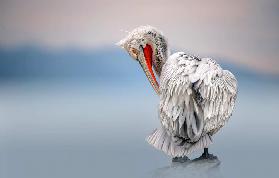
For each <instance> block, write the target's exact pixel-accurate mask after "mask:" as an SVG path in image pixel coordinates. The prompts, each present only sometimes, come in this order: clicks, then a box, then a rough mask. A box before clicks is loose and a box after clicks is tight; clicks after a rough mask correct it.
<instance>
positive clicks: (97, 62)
mask: <svg viewBox="0 0 279 178" xmlns="http://www.w3.org/2000/svg"><path fill="white" fill-rule="evenodd" d="M214 59H217V61H218V59H220V58H218V57H214ZM224 61H229V60H222V61H218V62H219V63H220V64H221V66H222V67H223V68H224V69H229V70H230V71H232V72H233V73H234V74H235V75H236V77H237V78H238V80H239V81H245V80H270V81H273V82H274V81H276V82H278V81H279V77H278V76H274V75H268V74H262V73H259V72H257V71H253V70H251V69H247V68H245V67H243V66H238V65H235V64H231V63H227V62H224ZM141 70H142V69H141V68H140V67H139V65H138V64H137V63H136V62H135V61H133V60H131V59H130V57H129V56H128V54H127V53H125V52H124V51H123V50H121V49H119V48H117V47H107V48H103V49H101V50H92V51H89V50H81V49H71V48H69V49H63V50H50V49H48V50H46V49H43V48H39V47H34V46H25V47H18V48H0V80H1V81H14V80H52V79H63V80H102V81H109V82H119V81H131V82H134V81H141V80H140V79H139V78H145V76H144V74H143V73H142V71H141ZM278 83H279V82H278Z"/></svg>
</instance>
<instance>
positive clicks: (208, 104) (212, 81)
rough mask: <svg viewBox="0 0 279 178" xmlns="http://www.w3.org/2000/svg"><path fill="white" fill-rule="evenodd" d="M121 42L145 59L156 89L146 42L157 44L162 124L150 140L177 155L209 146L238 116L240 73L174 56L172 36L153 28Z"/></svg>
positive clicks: (155, 62) (212, 62)
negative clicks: (169, 41)
mask: <svg viewBox="0 0 279 178" xmlns="http://www.w3.org/2000/svg"><path fill="white" fill-rule="evenodd" d="M119 44H120V45H121V46H122V47H123V48H125V49H126V50H127V51H128V52H129V54H130V55H131V56H132V57H133V58H135V59H136V60H137V61H139V63H140V64H141V66H142V67H143V69H144V71H145V73H146V74H147V77H148V79H149V80H150V83H151V84H152V85H153V87H154V83H156V82H154V81H152V78H151V77H150V74H149V73H148V70H147V67H146V63H145V59H144V55H143V52H144V50H143V49H144V48H145V46H146V45H147V44H148V45H151V46H152V50H153V58H152V66H153V68H154V69H155V72H156V73H157V75H158V76H159V78H160V85H159V91H157V93H158V94H159V96H160V106H159V115H160V121H161V128H159V129H156V130H155V131H154V132H153V133H152V134H151V135H150V136H148V137H147V141H148V143H150V144H151V145H153V146H154V147H155V148H157V149H159V150H162V151H163V152H165V153H166V154H167V155H170V156H172V157H182V156H187V155H189V154H190V153H192V152H193V151H195V150H197V149H201V148H207V147H208V146H209V145H210V144H211V143H212V139H211V136H212V135H213V134H215V133H216V132H217V131H218V130H219V129H220V128H221V127H223V126H224V125H225V123H226V122H227V121H228V119H229V117H230V116H231V115H232V111H233V108H234V104H235V100H236V96H237V80H236V78H235V77H234V75H233V74H232V73H231V72H229V71H228V70H223V69H222V68H221V67H220V65H219V64H217V63H216V61H215V60H213V59H210V58H199V57H196V56H191V55H187V54H185V53H184V52H177V53H174V54H172V55H171V56H168V54H169V50H168V45H167V40H166V39H165V37H164V36H163V34H162V33H161V32H159V31H158V30H157V29H155V28H153V27H151V26H141V27H139V28H136V29H135V30H133V31H132V32H131V33H130V34H129V35H128V36H127V37H126V38H124V39H123V40H121V42H120V43H119ZM149 72H150V71H149ZM154 88H155V89H156V86H155V87H154Z"/></svg>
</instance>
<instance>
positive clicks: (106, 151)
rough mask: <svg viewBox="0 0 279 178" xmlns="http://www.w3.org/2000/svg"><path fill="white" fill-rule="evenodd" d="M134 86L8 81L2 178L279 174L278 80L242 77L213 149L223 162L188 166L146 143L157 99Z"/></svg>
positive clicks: (2, 92) (0, 100)
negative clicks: (234, 105) (172, 159)
mask: <svg viewBox="0 0 279 178" xmlns="http://www.w3.org/2000/svg"><path fill="white" fill-rule="evenodd" d="M135 83H136V82H135ZM135 83H127V84H122V86H120V85H116V84H114V85H110V84H108V83H103V84H102V83H94V82H93V83H92V84H88V83H74V82H69V83H67V82H64V83H61V82H27V83H23V82H16V83H8V84H2V85H1V86H0V130H1V132H0V154H1V155H0V164H1V167H0V168H1V170H0V177H3V178H6V177H7V178H38V177H40V178H44V177H51V178H64V177H65V178H71V177H120V178H124V177H127V178H131V177H254V178H257V177H276V176H277V169H278V159H279V155H278V150H279V144H278V141H279V139H278V138H279V136H278V135H279V131H278V126H279V120H278V114H279V110H278V106H279V100H278V96H279V94H278V91H279V85H278V84H276V83H275V84H273V83H271V82H265V81H262V80H261V81H249V80H247V81H243V82H241V83H240V87H239V97H238V100H237V105H236V110H235V112H234V114H233V116H232V118H231V120H230V122H229V123H228V124H227V125H226V126H225V127H224V128H223V129H222V130H221V131H220V132H219V133H218V134H217V135H215V137H214V144H213V145H212V146H211V147H210V152H212V153H214V154H215V155H217V156H218V157H219V160H220V162H221V163H220V164H219V163H218V162H211V163H208V162H192V163H188V164H184V165H181V164H171V162H170V158H168V157H167V156H165V155H164V154H163V153H161V152H159V151H157V150H154V149H153V148H152V147H151V146H149V145H148V144H147V143H146V142H145V137H146V136H147V135H148V134H149V133H150V132H151V131H152V130H153V129H154V128H156V127H157V126H159V121H158V118H157V105H158V98H157V97H156V96H155V94H154V92H153V91H152V90H151V88H150V87H146V86H145V85H146V84H147V82H146V83H144V84H143V83H138V84H135ZM200 153H201V150H200V151H199V152H197V153H195V154H194V155H192V156H191V158H195V157H197V156H199V155H200Z"/></svg>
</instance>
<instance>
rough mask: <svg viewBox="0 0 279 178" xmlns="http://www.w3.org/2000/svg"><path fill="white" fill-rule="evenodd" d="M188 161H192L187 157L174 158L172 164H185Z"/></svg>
mask: <svg viewBox="0 0 279 178" xmlns="http://www.w3.org/2000/svg"><path fill="white" fill-rule="evenodd" d="M187 161H190V159H189V158H188V157H187V156H183V157H174V158H172V162H173V163H174V162H176V163H185V162H187Z"/></svg>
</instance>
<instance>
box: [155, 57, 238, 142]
mask: <svg viewBox="0 0 279 178" xmlns="http://www.w3.org/2000/svg"><path fill="white" fill-rule="evenodd" d="M160 90H161V96H160V110H159V111H160V118H161V123H162V125H163V127H164V128H165V129H166V131H167V132H168V133H169V134H170V135H172V136H178V137H182V138H183V139H185V140H188V141H189V142H196V141H197V140H199V139H200V138H201V137H202V136H204V135H205V134H208V133H211V134H213V133H215V132H216V131H218V130H219V129H220V128H221V127H222V126H223V125H224V124H225V122H226V121H227V120H228V118H229V117H230V116H231V114H232V110H233V108H234V103H235V99H236V94H237V81H236V79H235V77H234V76H233V74H232V73H231V72H229V71H227V70H223V69H222V68H221V67H220V66H219V65H218V64H217V63H216V62H215V61H214V60H212V59H210V58H203V59H199V58H197V57H193V56H189V55H187V54H185V53H183V52H179V53H175V54H173V55H172V56H170V58H169V59H168V60H167V62H166V63H165V65H164V66H163V69H162V73H161V77H160Z"/></svg>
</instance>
